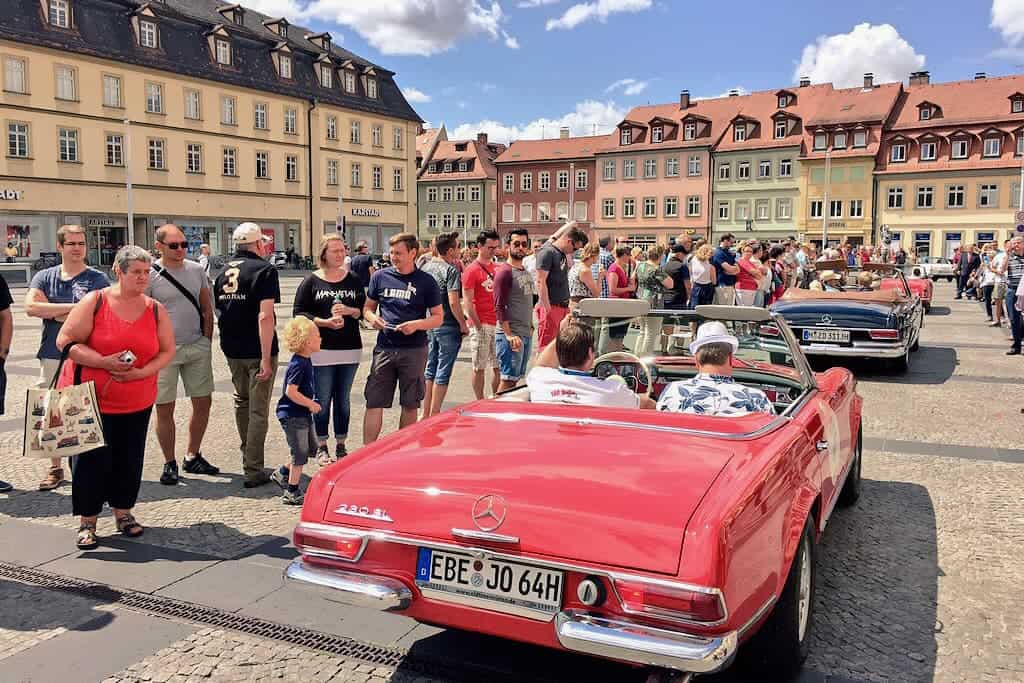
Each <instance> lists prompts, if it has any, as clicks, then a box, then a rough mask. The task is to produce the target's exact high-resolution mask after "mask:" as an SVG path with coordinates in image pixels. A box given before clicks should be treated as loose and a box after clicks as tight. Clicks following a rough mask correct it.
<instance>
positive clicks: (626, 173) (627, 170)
mask: <svg viewBox="0 0 1024 683" xmlns="http://www.w3.org/2000/svg"><path fill="white" fill-rule="evenodd" d="M622 177H623V178H624V179H626V180H632V179H633V178H636V161H635V160H633V159H623V161H622Z"/></svg>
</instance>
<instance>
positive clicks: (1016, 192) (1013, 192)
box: [978, 182, 1020, 242]
mask: <svg viewBox="0 0 1024 683" xmlns="http://www.w3.org/2000/svg"><path fill="white" fill-rule="evenodd" d="M1010 208H1011V209H1019V208H1020V182H1016V183H1014V184H1013V185H1011V186H1010ZM978 241H979V242H980V241H981V238H980V237H979V238H978ZM990 241H991V240H990Z"/></svg>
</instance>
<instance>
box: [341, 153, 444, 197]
mask: <svg viewBox="0 0 1024 683" xmlns="http://www.w3.org/2000/svg"><path fill="white" fill-rule="evenodd" d="M327 184H328V185H337V184H338V160H337V159H328V160H327ZM431 189H432V190H434V191H435V193H436V192H437V189H436V188H431ZM427 195H428V197H429V195H430V193H429V192H428V193H427ZM435 198H436V194H435Z"/></svg>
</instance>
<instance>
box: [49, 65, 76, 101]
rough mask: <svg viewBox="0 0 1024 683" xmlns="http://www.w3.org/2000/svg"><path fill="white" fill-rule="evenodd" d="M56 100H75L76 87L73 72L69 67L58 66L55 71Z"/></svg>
mask: <svg viewBox="0 0 1024 683" xmlns="http://www.w3.org/2000/svg"><path fill="white" fill-rule="evenodd" d="M54 73H55V76H56V85H57V99H58V100H77V99H78V87H77V84H76V82H75V80H76V79H75V70H74V69H72V68H71V67H70V66H58V67H57V68H56V70H55V72H54Z"/></svg>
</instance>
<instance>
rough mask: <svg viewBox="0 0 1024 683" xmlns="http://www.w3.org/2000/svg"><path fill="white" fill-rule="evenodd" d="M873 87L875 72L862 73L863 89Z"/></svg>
mask: <svg viewBox="0 0 1024 683" xmlns="http://www.w3.org/2000/svg"><path fill="white" fill-rule="evenodd" d="M874 87H875V74H873V73H871V72H870V71H869V72H868V73H866V74H864V89H865V90H870V89H871V88H874Z"/></svg>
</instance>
